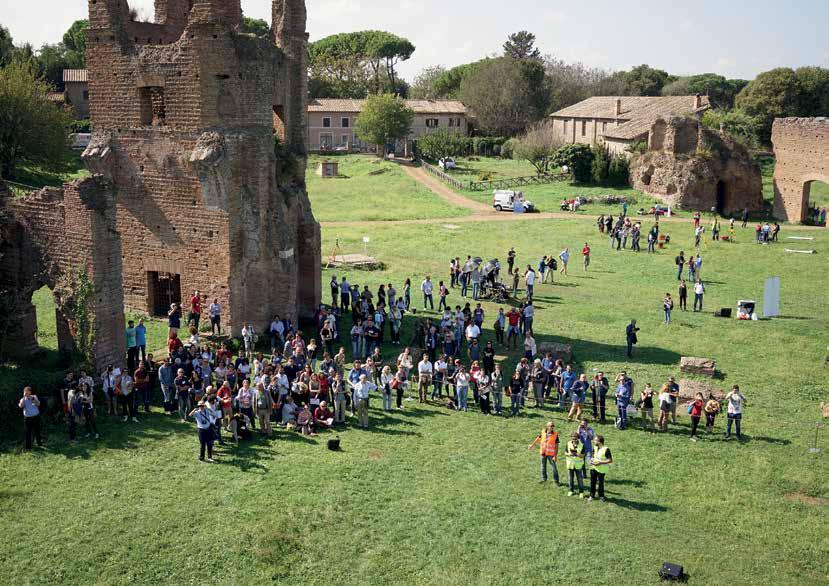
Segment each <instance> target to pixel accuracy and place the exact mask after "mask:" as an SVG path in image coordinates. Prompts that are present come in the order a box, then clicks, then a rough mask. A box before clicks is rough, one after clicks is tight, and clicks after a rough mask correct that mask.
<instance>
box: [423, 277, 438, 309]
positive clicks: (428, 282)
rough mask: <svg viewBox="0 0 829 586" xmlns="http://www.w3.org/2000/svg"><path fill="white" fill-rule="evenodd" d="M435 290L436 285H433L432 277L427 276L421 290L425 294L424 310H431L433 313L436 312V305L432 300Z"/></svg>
mask: <svg viewBox="0 0 829 586" xmlns="http://www.w3.org/2000/svg"><path fill="white" fill-rule="evenodd" d="M433 289H434V285H433V284H432V277H431V276H429V275H426V278H425V279H423V282H422V283H421V284H420V290H421V291H422V292H423V309H424V310H426V309H431V310H432V311H434V310H435V303H434V301H433V300H432V291H433Z"/></svg>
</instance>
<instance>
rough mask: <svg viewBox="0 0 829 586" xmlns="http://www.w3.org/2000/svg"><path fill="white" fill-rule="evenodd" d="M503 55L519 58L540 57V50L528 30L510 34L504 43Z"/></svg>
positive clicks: (533, 36)
mask: <svg viewBox="0 0 829 586" xmlns="http://www.w3.org/2000/svg"><path fill="white" fill-rule="evenodd" d="M504 57H511V58H512V59H519V60H521V59H541V51H539V50H538V47H536V46H535V35H534V34H532V33H531V32H528V31H518V32H517V33H513V34H511V35H510V36H509V37H507V42H506V43H504Z"/></svg>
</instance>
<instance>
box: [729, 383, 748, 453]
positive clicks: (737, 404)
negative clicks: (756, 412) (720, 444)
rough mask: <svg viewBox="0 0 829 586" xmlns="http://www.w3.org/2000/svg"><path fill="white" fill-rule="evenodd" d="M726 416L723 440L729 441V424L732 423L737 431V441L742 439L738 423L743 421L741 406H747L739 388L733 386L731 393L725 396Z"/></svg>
mask: <svg viewBox="0 0 829 586" xmlns="http://www.w3.org/2000/svg"><path fill="white" fill-rule="evenodd" d="M725 402H726V405H727V407H726V414H727V416H728V421H727V423H726V427H725V439H731V424H732V423H733V424H734V426H735V427H736V430H737V439H738V440H740V439H743V436H742V435H741V434H740V422H741V421H742V419H743V405H744V404H747V401H746V398H745V397H744V396H743V395H742V393H740V387H739V386H737V385H734V386H733V387H731V391H729V393H728V394H727V395H726V396H725Z"/></svg>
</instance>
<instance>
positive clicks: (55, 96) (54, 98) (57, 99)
mask: <svg viewBox="0 0 829 586" xmlns="http://www.w3.org/2000/svg"><path fill="white" fill-rule="evenodd" d="M46 99H47V100H49V101H50V102H54V103H56V104H65V103H66V96H65V95H64V94H63V93H62V92H49V94H48V95H47V96H46Z"/></svg>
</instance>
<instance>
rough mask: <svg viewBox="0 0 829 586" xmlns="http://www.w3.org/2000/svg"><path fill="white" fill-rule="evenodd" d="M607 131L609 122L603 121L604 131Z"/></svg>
mask: <svg viewBox="0 0 829 586" xmlns="http://www.w3.org/2000/svg"><path fill="white" fill-rule="evenodd" d="M606 131H607V122H602V132H606Z"/></svg>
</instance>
